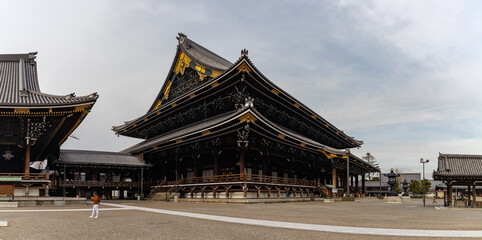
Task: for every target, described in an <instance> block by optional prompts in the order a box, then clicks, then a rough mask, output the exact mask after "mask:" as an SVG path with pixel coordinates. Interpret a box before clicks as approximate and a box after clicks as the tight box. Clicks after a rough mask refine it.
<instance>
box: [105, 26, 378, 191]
mask: <svg viewBox="0 0 482 240" xmlns="http://www.w3.org/2000/svg"><path fill="white" fill-rule="evenodd" d="M177 39H178V46H177V50H176V55H175V57H174V60H173V63H172V66H171V68H170V70H169V73H168V74H167V76H166V79H165V81H164V84H163V86H162V88H161V90H160V92H159V94H158V96H157V97H156V98H155V99H154V101H153V103H152V106H151V107H150V108H149V110H148V111H147V113H146V114H144V115H142V116H140V117H138V118H136V119H134V120H131V121H129V122H126V123H125V124H123V125H121V126H115V127H113V130H114V131H115V133H116V134H118V135H123V136H128V137H134V138H140V139H144V141H142V142H141V143H139V144H136V145H134V146H132V147H130V148H128V149H126V150H124V152H125V153H130V154H133V155H135V156H138V157H139V158H141V159H143V160H144V161H145V162H147V163H149V164H151V165H152V167H151V168H150V169H149V171H147V173H146V182H147V186H146V187H150V189H151V190H152V191H151V194H154V193H156V192H159V193H162V194H165V195H162V196H165V197H166V198H169V197H170V196H172V195H173V194H174V193H179V194H180V195H181V197H185V198H243V197H244V198H279V197H286V196H290V197H308V196H309V195H310V194H312V193H316V194H322V195H330V194H331V193H338V194H340V193H343V192H347V191H350V192H355V193H357V194H363V193H364V189H365V187H364V186H363V185H364V177H362V179H363V181H362V183H361V185H362V186H358V178H359V177H360V176H364V175H365V174H366V173H370V172H378V171H379V169H378V168H376V167H374V166H372V165H370V164H368V163H367V162H366V161H363V160H362V159H360V158H358V157H356V156H354V155H352V154H350V152H349V149H350V148H358V147H360V146H361V145H362V144H363V142H362V141H359V140H356V139H354V138H353V137H350V136H348V135H347V134H345V133H344V132H343V131H341V130H340V129H338V128H337V127H335V126H333V125H332V124H331V123H329V122H328V121H326V120H325V119H324V118H322V117H321V116H320V115H318V114H317V113H316V112H314V111H313V110H311V109H310V108H308V107H307V106H305V105H304V104H303V103H302V102H300V101H298V100H297V99H296V98H294V97H293V96H291V95H289V94H288V93H287V92H285V91H284V90H283V89H281V88H279V87H278V86H276V85H275V84H274V83H273V82H271V81H270V80H269V79H268V78H267V77H266V76H264V75H263V74H262V73H261V72H260V71H259V70H258V69H257V68H256V67H255V65H254V64H253V63H252V61H251V60H250V59H249V57H248V51H247V50H243V51H241V57H240V58H239V59H238V60H237V61H236V62H235V63H231V62H229V61H227V60H225V59H224V58H222V57H220V56H218V55H216V54H215V53H213V52H211V51H209V50H208V49H206V48H204V47H203V46H201V45H199V44H197V43H196V42H194V41H192V40H191V39H189V38H188V37H186V36H185V35H183V34H179V36H178V38H177ZM347 170H348V174H347ZM350 183H351V184H350ZM353 183H354V184H353ZM331 188H334V189H337V191H332V189H331ZM338 188H339V189H338ZM147 189H149V188H147ZM146 193H148V191H146Z"/></svg>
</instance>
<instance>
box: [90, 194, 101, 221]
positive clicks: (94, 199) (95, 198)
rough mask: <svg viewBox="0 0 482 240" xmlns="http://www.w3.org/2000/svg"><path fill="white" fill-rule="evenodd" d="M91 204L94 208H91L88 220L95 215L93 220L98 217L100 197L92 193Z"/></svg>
mask: <svg viewBox="0 0 482 240" xmlns="http://www.w3.org/2000/svg"><path fill="white" fill-rule="evenodd" d="M92 203H93V204H94V207H93V208H92V215H90V217H89V218H93V217H94V213H95V218H98V217H99V203H100V197H99V195H97V193H96V192H94V196H93V197H92Z"/></svg>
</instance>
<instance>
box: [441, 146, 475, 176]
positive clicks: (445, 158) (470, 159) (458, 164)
mask: <svg viewBox="0 0 482 240" xmlns="http://www.w3.org/2000/svg"><path fill="white" fill-rule="evenodd" d="M433 177H434V179H435V180H442V179H447V178H451V179H456V178H475V179H482V155H467V154H443V153H439V157H438V168H437V171H435V172H434V173H433Z"/></svg>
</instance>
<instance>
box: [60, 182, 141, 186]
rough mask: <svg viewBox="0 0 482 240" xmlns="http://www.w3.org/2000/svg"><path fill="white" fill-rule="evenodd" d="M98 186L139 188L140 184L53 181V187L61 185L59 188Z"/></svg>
mask: <svg viewBox="0 0 482 240" xmlns="http://www.w3.org/2000/svg"><path fill="white" fill-rule="evenodd" d="M64 184H65V186H79V187H82V186H97V187H138V186H139V183H138V182H113V181H94V180H88V181H78V180H74V181H64V180H59V181H52V185H59V186H63V185H64Z"/></svg>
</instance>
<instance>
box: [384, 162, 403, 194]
mask: <svg viewBox="0 0 482 240" xmlns="http://www.w3.org/2000/svg"><path fill="white" fill-rule="evenodd" d="M398 176H400V174H396V173H394V172H393V168H392V169H390V173H389V174H388V175H387V177H388V185H390V191H389V192H388V196H398V194H397V193H396V192H395V184H397V180H396V179H397V177H398Z"/></svg>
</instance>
